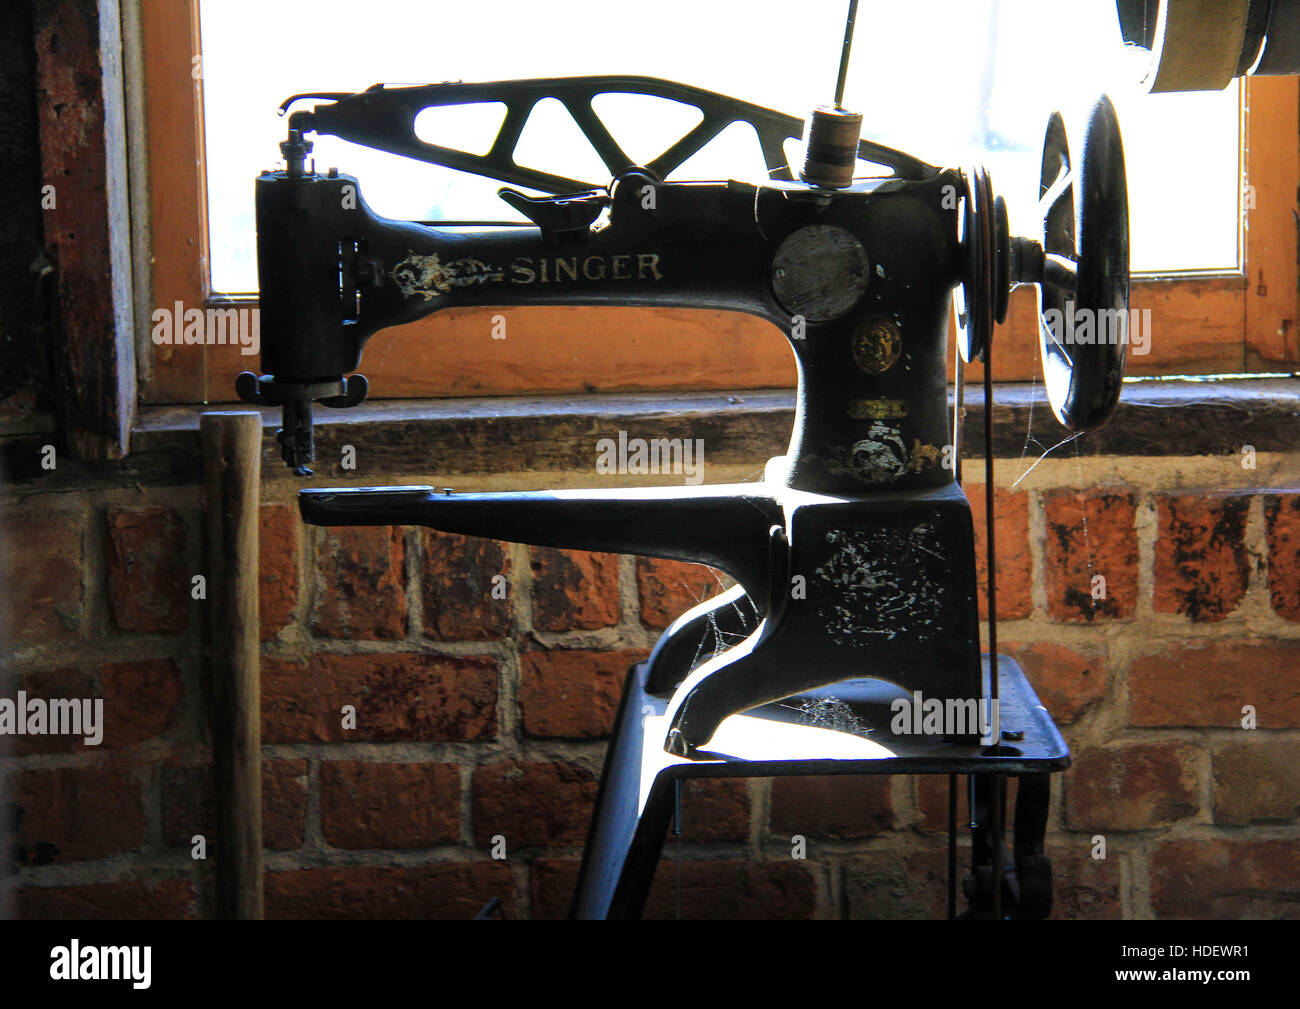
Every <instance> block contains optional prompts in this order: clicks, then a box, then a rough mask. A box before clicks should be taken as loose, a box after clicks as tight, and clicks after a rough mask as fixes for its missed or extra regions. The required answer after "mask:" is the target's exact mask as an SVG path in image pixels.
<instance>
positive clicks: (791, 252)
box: [772, 224, 870, 322]
mask: <svg viewBox="0 0 1300 1009" xmlns="http://www.w3.org/2000/svg"><path fill="white" fill-rule="evenodd" d="M869 275H870V267H869V265H868V263H867V253H866V250H865V249H863V248H862V243H861V242H859V241H858V240H857V238H856V237H854V235H853V233H852V232H851V231H848V230H846V229H844V228H840V227H837V226H836V225H833V224H810V225H808V226H807V227H804V228H800V229H799V230H798V231H795V232H793V233H792V234H790V235H788V236H786V239H785V241H783V242H782V243H781V245H780V247H779V248H778V249H777V250H776V255H775V256H773V257H772V293H773V294H775V295H776V300H777V301H778V302H780V304H781V307H782V308H783V309H785V310H786V311H787V312H788V313H789V314H790V315H792V316H793V315H801V316H803V317H804V318H805V319H807V320H808V321H809V322H830V321H831V320H832V319H838V318H839V317H840V316H841V315H843V314H844V313H845V312H847V311H849V309H851V308H852V307H853V306H854V305H856V304H857V303H858V302H859V301H860V300H861V299H862V295H863V293H864V292H865V291H866V289H867V278H868V276H869Z"/></svg>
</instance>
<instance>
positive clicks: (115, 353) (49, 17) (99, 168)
mask: <svg viewBox="0 0 1300 1009" xmlns="http://www.w3.org/2000/svg"><path fill="white" fill-rule="evenodd" d="M32 27H33V33H34V38H35V45H36V74H37V84H36V104H37V121H38V126H39V130H40V143H41V176H42V178H41V182H42V206H43V208H44V210H45V242H46V245H47V247H48V248H49V250H50V252H51V253H52V256H53V261H54V266H55V269H56V271H57V290H58V301H59V307H60V317H59V320H58V325H57V328H56V336H55V340H54V347H53V349H52V355H51V356H52V363H53V367H54V395H55V403H56V408H57V410H58V413H59V418H60V423H61V427H62V432H63V440H64V443H65V448H66V449H67V450H68V451H70V452H71V453H72V454H73V455H74V456H75V457H76V458H79V459H117V458H121V457H122V456H123V455H125V454H126V452H127V450H128V448H129V441H130V430H131V423H132V420H133V419H134V413H135V403H136V375H135V342H134V338H133V331H134V313H133V310H132V304H131V300H132V298H131V227H130V217H129V203H130V201H129V195H128V181H127V171H126V122H125V105H124V102H123V97H122V41H121V25H120V19H119V14H118V4H117V0H96V2H93V3H87V2H85V0H36V4H35V9H34V18H33V25H32Z"/></svg>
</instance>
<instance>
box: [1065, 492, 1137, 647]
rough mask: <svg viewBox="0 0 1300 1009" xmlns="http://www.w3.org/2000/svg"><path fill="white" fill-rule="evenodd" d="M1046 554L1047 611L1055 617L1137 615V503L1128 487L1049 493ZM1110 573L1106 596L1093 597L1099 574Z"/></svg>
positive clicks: (1085, 618) (1078, 617)
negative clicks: (1096, 578) (1093, 588)
mask: <svg viewBox="0 0 1300 1009" xmlns="http://www.w3.org/2000/svg"><path fill="white" fill-rule="evenodd" d="M1046 511H1047V542H1046V551H1045V555H1044V565H1045V580H1046V585H1047V612H1048V614H1049V615H1050V616H1051V617H1052V619H1053V620H1061V621H1071V622H1074V621H1092V620H1096V619H1098V618H1100V617H1116V618H1124V617H1131V616H1132V615H1133V613H1134V610H1135V609H1136V606H1137V573H1138V572H1137V569H1138V563H1137V560H1138V557H1137V532H1136V530H1135V528H1134V523H1135V521H1136V516H1137V509H1136V506H1135V505H1134V501H1133V495H1132V494H1129V493H1126V492H1123V491H1111V492H1105V491H1095V492H1090V493H1088V494H1080V493H1076V492H1074V491H1061V492H1058V493H1054V494H1051V495H1049V496H1048V497H1047V502H1046ZM1097 575H1100V576H1101V577H1103V578H1105V580H1106V581H1105V591H1106V598H1105V599H1093V597H1092V585H1093V579H1094V577H1096V576H1097Z"/></svg>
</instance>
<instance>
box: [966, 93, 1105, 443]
mask: <svg viewBox="0 0 1300 1009" xmlns="http://www.w3.org/2000/svg"><path fill="white" fill-rule="evenodd" d="M963 180H964V183H965V187H964V192H963V194H962V201H961V205H960V206H959V210H958V227H959V232H960V234H959V238H960V245H961V257H962V277H961V282H960V284H959V285H958V288H957V292H956V296H955V301H956V305H957V323H958V336H957V339H958V349H959V350H960V352H961V356H962V360H964V361H968V362H969V361H972V360H975V359H976V358H980V357H983V356H984V350H985V348H986V347H987V346H988V344H989V341H990V340H991V339H992V334H993V327H994V326H995V325H996V324H998V323H1001V322H1002V321H1003V320H1004V319H1005V318H1006V311H1007V297H1008V294H1009V293H1010V290H1011V288H1012V286H1014V285H1016V284H1035V285H1037V287H1038V316H1039V319H1038V322H1039V325H1038V329H1039V342H1040V346H1041V349H1042V357H1043V381H1044V384H1045V385H1046V387H1047V398H1048V401H1049V402H1050V403H1051V406H1052V412H1053V413H1054V414H1055V415H1056V418H1057V420H1059V421H1060V422H1061V423H1062V424H1064V425H1065V426H1066V427H1067V428H1069V429H1070V430H1071V431H1086V430H1089V429H1091V428H1094V427H1097V426H1099V425H1101V424H1103V423H1105V421H1106V419H1107V418H1108V417H1109V416H1110V413H1111V411H1112V410H1113V409H1114V408H1115V404H1116V403H1117V402H1118V400H1119V393H1120V385H1121V382H1122V380H1123V378H1124V358H1125V352H1126V350H1127V347H1128V335H1129V334H1128V324H1129V314H1128V299H1129V269H1128V186H1127V183H1126V180H1125V174H1124V144H1123V141H1122V140H1121V138H1120V132H1119V122H1118V119H1117V118H1116V115H1115V107H1114V106H1113V105H1112V104H1111V102H1110V99H1109V98H1107V97H1105V96H1103V97H1102V98H1101V99H1099V100H1098V101H1097V103H1096V105H1094V106H1093V108H1092V112H1091V114H1090V115H1089V117H1088V124H1087V131H1086V133H1085V135H1084V141H1083V157H1082V163H1081V165H1080V166H1079V168H1078V169H1075V168H1074V166H1073V164H1072V162H1071V160H1070V148H1069V143H1068V141H1067V139H1066V135H1065V121H1064V119H1063V118H1062V117H1061V114H1060V113H1059V112H1056V113H1053V114H1052V116H1051V118H1050V119H1049V121H1048V124H1047V134H1046V136H1045V137H1044V140H1043V161H1042V171H1041V175H1040V180H1039V200H1038V207H1039V212H1040V214H1041V216H1042V221H1043V235H1042V240H1041V242H1039V241H1035V240H1032V239H1027V238H1009V237H1008V230H1007V216H1006V206H1005V204H1004V203H1003V202H1002V199H1001V197H998V198H996V199H994V198H993V195H992V185H991V184H990V181H989V176H988V172H986V171H985V170H984V169H983V168H980V167H975V168H973V169H970V170H968V171H967V172H964V173H963Z"/></svg>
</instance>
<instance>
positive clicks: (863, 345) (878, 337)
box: [853, 315, 903, 375]
mask: <svg viewBox="0 0 1300 1009" xmlns="http://www.w3.org/2000/svg"><path fill="white" fill-rule="evenodd" d="M902 347H903V335H902V333H900V332H899V331H898V326H897V325H896V324H895V323H894V322H892V321H891V320H889V319H886V318H885V317H884V316H883V315H873V316H872V317H871V318H870V319H867V320H865V321H864V322H863V323H862V324H861V325H860V326H858V328H857V331H856V332H855V333H854V334H853V363H854V364H856V365H857V366H858V367H859V368H861V369H862V370H863V371H865V372H866V373H867V374H868V375H879V374H881V373H882V372H886V371H888V370H889V369H890V368H892V367H893V366H894V365H895V364H897V363H898V355H899V353H900V352H901V350H902Z"/></svg>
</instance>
